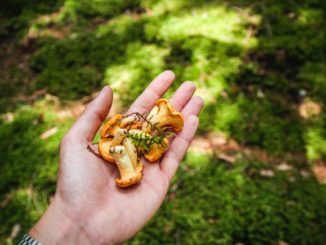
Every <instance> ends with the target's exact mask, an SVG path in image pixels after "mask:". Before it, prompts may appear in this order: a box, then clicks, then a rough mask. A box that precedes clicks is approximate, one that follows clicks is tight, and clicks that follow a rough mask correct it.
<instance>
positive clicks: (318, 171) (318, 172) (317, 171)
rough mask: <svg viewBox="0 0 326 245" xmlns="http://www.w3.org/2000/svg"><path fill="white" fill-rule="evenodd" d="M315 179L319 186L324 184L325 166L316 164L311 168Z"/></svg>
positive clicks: (325, 179)
mask: <svg viewBox="0 0 326 245" xmlns="http://www.w3.org/2000/svg"><path fill="white" fill-rule="evenodd" d="M312 172H313V173H314V175H315V177H316V179H317V180H318V182H319V183H320V184H326V166H325V164H316V165H314V166H313V167H312Z"/></svg>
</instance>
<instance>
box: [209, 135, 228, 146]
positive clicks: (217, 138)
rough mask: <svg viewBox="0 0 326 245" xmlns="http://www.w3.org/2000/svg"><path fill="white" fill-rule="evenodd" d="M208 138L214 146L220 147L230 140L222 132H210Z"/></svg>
mask: <svg viewBox="0 0 326 245" xmlns="http://www.w3.org/2000/svg"><path fill="white" fill-rule="evenodd" d="M207 138H208V139H209V141H210V143H211V145H212V147H214V148H220V147H222V146H223V145H225V144H226V143H227V142H228V139H227V136H226V135H225V134H224V133H222V132H210V133H208V134H207Z"/></svg>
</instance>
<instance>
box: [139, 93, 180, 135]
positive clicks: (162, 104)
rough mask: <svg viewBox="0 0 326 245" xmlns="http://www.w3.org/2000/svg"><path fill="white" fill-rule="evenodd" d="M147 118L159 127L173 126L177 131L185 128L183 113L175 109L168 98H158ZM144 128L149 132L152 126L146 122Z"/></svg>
mask: <svg viewBox="0 0 326 245" xmlns="http://www.w3.org/2000/svg"><path fill="white" fill-rule="evenodd" d="M146 119H147V120H148V121H149V122H150V123H151V124H152V125H155V126H156V127H158V128H172V129H173V130H175V131H177V132H178V131H180V130H181V129H182V128H183V123H184V120H183V116H182V114H181V113H180V112H177V111H175V110H174V109H173V107H172V106H171V104H170V103H169V102H168V100H166V99H159V100H157V101H156V103H155V106H154V108H153V109H152V110H151V112H150V113H149V114H148V116H147V118H146ZM142 130H143V131H145V132H146V133H149V132H151V130H152V127H151V125H150V124H149V123H147V122H145V123H144V124H143V128H142Z"/></svg>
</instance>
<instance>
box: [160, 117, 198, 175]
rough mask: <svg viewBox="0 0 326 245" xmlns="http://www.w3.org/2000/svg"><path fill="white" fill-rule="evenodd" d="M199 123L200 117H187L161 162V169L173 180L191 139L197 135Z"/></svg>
mask: <svg viewBox="0 0 326 245" xmlns="http://www.w3.org/2000/svg"><path fill="white" fill-rule="evenodd" d="M198 125H199V120H198V117H197V116H195V115H191V116H189V117H188V118H187V120H186V122H185V125H184V128H183V129H182V131H181V132H180V133H179V134H178V135H177V136H176V138H175V139H174V140H173V143H172V144H171V146H170V149H169V151H168V152H167V153H166V155H165V156H164V158H163V160H162V162H161V170H162V171H163V173H164V174H165V175H166V176H167V178H168V180H171V178H172V177H173V175H174V174H175V172H176V170H177V168H178V166H179V163H180V161H181V160H182V158H183V157H184V155H185V154H186V152H187V149H188V147H189V145H190V143H191V140H192V139H193V137H194V136H195V133H196V131H197V128H198Z"/></svg>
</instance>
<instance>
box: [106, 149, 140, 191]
mask: <svg viewBox="0 0 326 245" xmlns="http://www.w3.org/2000/svg"><path fill="white" fill-rule="evenodd" d="M110 154H111V155H112V157H113V158H114V160H115V162H116V163H117V166H118V168H119V172H120V179H116V183H117V185H118V186H120V187H128V186H130V185H133V184H136V183H139V182H140V181H141V179H142V177H143V175H142V173H141V172H137V171H136V170H135V169H134V167H133V164H132V161H131V159H130V157H129V155H128V152H127V150H126V147H125V146H123V145H117V146H114V147H111V148H110Z"/></svg>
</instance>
